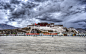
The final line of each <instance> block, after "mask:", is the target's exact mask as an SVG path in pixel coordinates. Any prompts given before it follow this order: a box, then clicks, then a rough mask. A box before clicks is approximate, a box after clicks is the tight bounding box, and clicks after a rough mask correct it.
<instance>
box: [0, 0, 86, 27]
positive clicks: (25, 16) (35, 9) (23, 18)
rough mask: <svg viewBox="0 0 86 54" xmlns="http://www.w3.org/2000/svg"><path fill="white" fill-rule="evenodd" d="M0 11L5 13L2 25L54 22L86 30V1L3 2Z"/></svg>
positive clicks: (35, 0)
mask: <svg viewBox="0 0 86 54" xmlns="http://www.w3.org/2000/svg"><path fill="white" fill-rule="evenodd" d="M0 10H1V11H2V12H3V13H2V12H1V14H0V16H1V15H2V16H1V17H0V20H1V22H0V23H7V24H9V25H13V26H17V27H25V26H26V25H29V24H31V23H35V22H36V23H38V22H48V23H52V22H53V23H55V24H61V25H64V26H65V27H75V28H86V26H85V25H86V0H6V1H5V2H4V0H1V1H0ZM3 16H5V17H3Z"/></svg>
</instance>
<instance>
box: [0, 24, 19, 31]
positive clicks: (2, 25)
mask: <svg viewBox="0 0 86 54" xmlns="http://www.w3.org/2000/svg"><path fill="white" fill-rule="evenodd" d="M17 28H18V27H14V26H11V25H7V24H0V30H4V29H17Z"/></svg>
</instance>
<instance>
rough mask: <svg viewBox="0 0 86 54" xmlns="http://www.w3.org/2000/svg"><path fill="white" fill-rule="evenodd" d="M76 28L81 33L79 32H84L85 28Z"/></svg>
mask: <svg viewBox="0 0 86 54" xmlns="http://www.w3.org/2000/svg"><path fill="white" fill-rule="evenodd" d="M76 30H78V31H79V32H80V33H81V32H83V33H86V29H82V28H77V29H76Z"/></svg>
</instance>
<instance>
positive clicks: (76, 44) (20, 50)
mask: <svg viewBox="0 0 86 54" xmlns="http://www.w3.org/2000/svg"><path fill="white" fill-rule="evenodd" d="M0 54H86V37H72V36H61V37H60V36H54V37H52V36H50V37H49V36H45V37H43V36H39V37H31V36H1V37H0Z"/></svg>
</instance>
